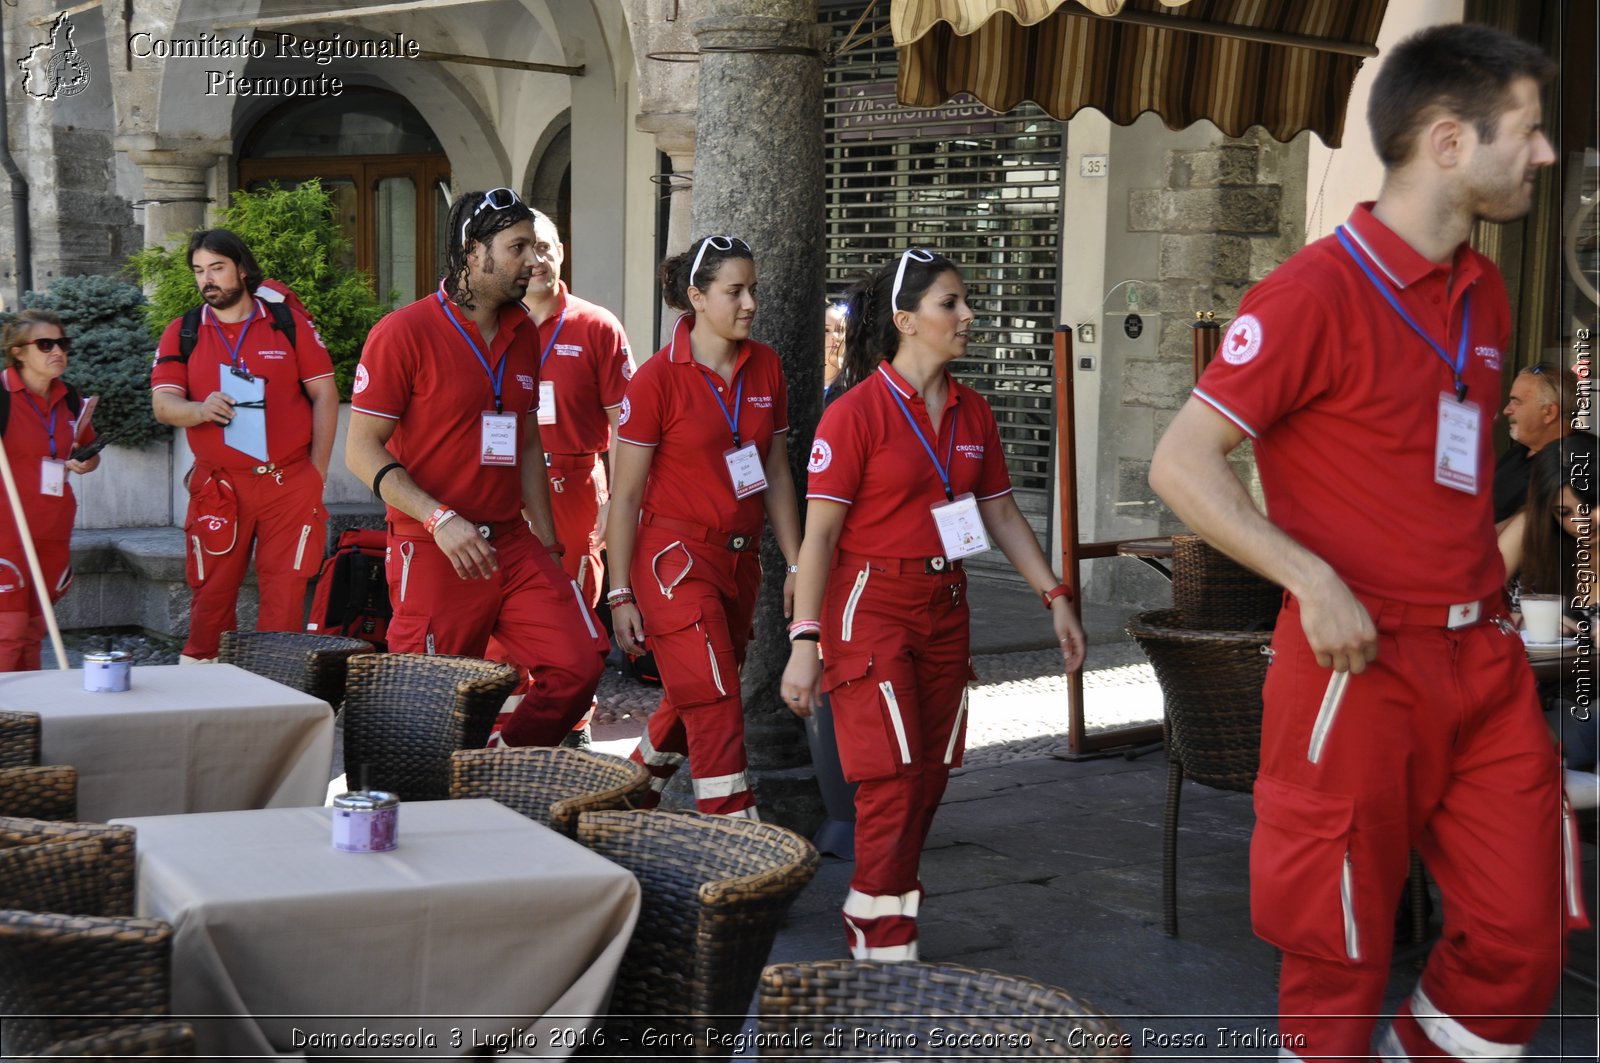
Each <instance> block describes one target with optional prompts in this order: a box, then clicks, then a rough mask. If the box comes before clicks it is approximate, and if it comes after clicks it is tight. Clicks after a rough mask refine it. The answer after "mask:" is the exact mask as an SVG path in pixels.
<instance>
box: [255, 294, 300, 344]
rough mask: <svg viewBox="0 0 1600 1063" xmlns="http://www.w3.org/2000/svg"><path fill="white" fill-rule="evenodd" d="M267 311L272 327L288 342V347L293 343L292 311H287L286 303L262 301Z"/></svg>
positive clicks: (287, 305)
mask: <svg viewBox="0 0 1600 1063" xmlns="http://www.w3.org/2000/svg"><path fill="white" fill-rule="evenodd" d="M262 302H263V303H266V306H267V310H268V312H269V313H271V314H272V327H273V328H275V329H277V330H278V331H279V332H281V333H283V334H284V335H285V336H286V337H288V340H289V346H290V347H293V346H294V343H295V329H294V311H293V310H291V309H289V304H288V303H276V302H272V301H270V300H266V299H263V300H262Z"/></svg>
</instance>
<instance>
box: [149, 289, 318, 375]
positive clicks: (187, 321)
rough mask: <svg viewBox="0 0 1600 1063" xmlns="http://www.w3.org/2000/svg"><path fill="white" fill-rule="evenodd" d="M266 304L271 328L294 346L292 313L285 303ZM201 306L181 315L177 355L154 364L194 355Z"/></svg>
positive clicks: (202, 308)
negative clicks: (270, 317)
mask: <svg viewBox="0 0 1600 1063" xmlns="http://www.w3.org/2000/svg"><path fill="white" fill-rule="evenodd" d="M262 301H263V302H264V303H266V307H267V310H268V312H269V313H271V314H272V327H273V328H275V329H277V330H278V331H279V332H281V333H283V334H284V335H285V336H287V337H288V339H289V346H291V347H293V346H294V344H295V328H294V311H292V310H290V309H289V305H288V304H287V303H274V302H268V301H267V300H262ZM203 310H204V307H203V306H197V307H194V308H193V309H192V310H189V311H188V312H187V313H185V314H184V315H183V324H182V325H180V326H179V327H178V353H177V354H169V355H166V356H165V357H163V358H157V359H156V364H157V365H160V364H161V363H163V362H187V361H188V360H189V356H190V355H191V354H193V353H194V347H195V344H197V343H199V342H200V314H201V312H202V311H203Z"/></svg>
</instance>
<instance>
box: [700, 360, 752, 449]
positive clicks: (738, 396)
mask: <svg viewBox="0 0 1600 1063" xmlns="http://www.w3.org/2000/svg"><path fill="white" fill-rule="evenodd" d="M700 379H701V380H704V381H705V382H706V387H708V388H710V389H711V394H712V396H713V397H714V398H715V399H716V400H717V412H719V413H721V414H722V419H723V420H724V421H727V422H728V430H729V431H730V432H732V433H733V445H734V446H735V447H737V446H738V445H739V406H740V405H741V404H742V403H743V402H744V374H742V373H741V374H740V375H739V390H738V391H736V392H734V395H733V416H732V417H729V416H728V408H727V407H726V406H724V405H723V404H722V395H721V394H720V393H719V392H718V391H717V386H716V385H715V384H713V383H712V382H711V378H710V377H709V376H706V375H705V373H704V372H702V373H701V374H700Z"/></svg>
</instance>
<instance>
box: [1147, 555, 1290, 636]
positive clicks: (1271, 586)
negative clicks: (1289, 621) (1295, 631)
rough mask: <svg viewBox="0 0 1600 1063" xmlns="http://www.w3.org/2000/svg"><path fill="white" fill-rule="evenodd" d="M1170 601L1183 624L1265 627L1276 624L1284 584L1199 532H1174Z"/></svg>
mask: <svg viewBox="0 0 1600 1063" xmlns="http://www.w3.org/2000/svg"><path fill="white" fill-rule="evenodd" d="M1172 604H1173V606H1174V608H1176V609H1177V610H1178V617H1179V620H1180V625H1181V626H1182V627H1186V628H1194V629H1197V630H1204V631H1261V630H1265V629H1267V628H1270V627H1272V624H1273V620H1274V619H1275V618H1276V617H1277V615H1278V609H1279V608H1280V607H1281V606H1282V605H1283V588H1282V587H1280V586H1278V585H1277V584H1276V583H1273V582H1272V581H1271V580H1269V579H1267V578H1266V577H1265V576H1260V575H1257V574H1256V573H1254V572H1252V571H1251V570H1250V569H1248V568H1245V567H1244V566H1243V565H1241V564H1239V562H1237V561H1235V560H1234V559H1233V558H1231V557H1229V556H1228V555H1227V554H1225V553H1223V552H1222V551H1221V550H1218V549H1217V548H1216V547H1214V546H1212V545H1211V544H1210V543H1208V542H1206V541H1205V540H1204V539H1202V538H1201V537H1200V536H1198V535H1174V536H1173V537H1172Z"/></svg>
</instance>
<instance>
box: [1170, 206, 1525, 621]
mask: <svg viewBox="0 0 1600 1063" xmlns="http://www.w3.org/2000/svg"><path fill="white" fill-rule="evenodd" d="M1342 228H1343V231H1344V232H1345V234H1346V235H1347V237H1348V238H1349V240H1350V244H1351V247H1352V248H1353V249H1354V251H1355V254H1356V255H1359V256H1361V259H1362V261H1364V262H1365V263H1366V264H1367V266H1368V267H1369V268H1371V270H1372V271H1373V274H1374V276H1375V277H1376V278H1377V280H1378V281H1379V282H1381V283H1382V284H1383V285H1384V286H1386V287H1387V288H1388V290H1389V291H1390V292H1391V293H1393V294H1394V296H1395V297H1396V298H1397V299H1398V300H1399V303H1400V305H1401V306H1402V307H1404V308H1405V309H1406V311H1407V313H1409V314H1410V315H1411V317H1412V320H1414V321H1415V322H1416V323H1417V324H1418V325H1419V326H1421V328H1423V329H1424V330H1426V331H1427V333H1428V334H1429V335H1430V336H1432V337H1433V339H1434V342H1435V343H1437V344H1439V346H1441V347H1442V348H1443V349H1444V350H1445V352H1446V354H1448V355H1449V356H1450V357H1451V358H1452V359H1454V357H1455V354H1456V351H1457V349H1458V345H1459V343H1460V341H1461V337H1462V330H1463V329H1467V330H1468V334H1467V339H1466V365H1465V367H1464V369H1463V372H1462V377H1463V380H1464V382H1465V383H1466V385H1467V396H1466V397H1467V401H1468V402H1470V403H1475V404H1476V405H1477V407H1478V411H1479V415H1480V417H1479V431H1478V443H1477V455H1478V467H1477V488H1478V489H1477V492H1476V493H1475V494H1467V493H1465V492H1462V491H1459V490H1455V489H1453V488H1450V487H1446V486H1443V485H1441V484H1438V483H1435V482H1434V446H1435V442H1436V436H1437V433H1438V426H1439V396H1440V394H1441V393H1450V394H1451V395H1452V397H1453V395H1454V385H1453V374H1452V370H1451V368H1450V366H1449V365H1447V364H1446V363H1445V361H1444V360H1443V359H1442V358H1441V357H1440V356H1439V355H1438V354H1437V353H1435V351H1434V350H1433V348H1432V347H1430V346H1429V345H1428V344H1427V342H1426V341H1424V340H1423V339H1422V338H1421V337H1420V336H1419V335H1418V334H1417V333H1416V332H1415V331H1414V330H1413V329H1412V328H1411V327H1410V326H1408V325H1407V324H1406V323H1405V321H1404V320H1403V319H1402V318H1401V316H1400V315H1399V314H1398V313H1397V312H1396V311H1395V310H1394V308H1393V307H1391V306H1390V305H1389V303H1388V301H1387V300H1386V299H1384V297H1383V295H1382V294H1381V293H1380V292H1379V290H1378V288H1377V287H1376V285H1375V284H1374V282H1373V281H1372V280H1371V279H1369V278H1368V277H1367V275H1366V274H1365V273H1364V272H1363V271H1362V269H1361V268H1360V266H1359V265H1358V264H1357V260H1356V259H1355V258H1354V257H1352V254H1351V252H1350V251H1349V250H1346V248H1345V247H1344V246H1343V245H1342V244H1341V243H1340V242H1339V240H1338V237H1337V234H1336V235H1334V236H1329V237H1325V238H1323V239H1321V240H1318V241H1317V242H1316V243H1314V244H1311V245H1309V246H1308V247H1306V248H1304V249H1303V250H1301V251H1300V252H1298V253H1297V254H1295V255H1294V257H1292V258H1290V259H1289V261H1288V262H1285V263H1284V264H1283V265H1282V266H1280V267H1279V268H1278V269H1276V270H1274V271H1273V273H1272V274H1271V275H1270V276H1268V277H1267V278H1266V280H1264V281H1262V282H1261V283H1260V284H1258V285H1256V286H1255V287H1254V288H1252V289H1251V290H1250V291H1249V292H1248V293H1247V294H1246V295H1245V297H1244V301H1243V303H1242V304H1241V305H1240V307H1239V316H1238V317H1237V318H1235V319H1234V321H1233V324H1232V325H1231V326H1230V327H1229V328H1228V331H1227V334H1226V335H1224V336H1223V338H1222V345H1221V347H1220V348H1219V350H1218V356H1217V357H1216V358H1215V359H1214V360H1213V361H1212V363H1211V365H1210V366H1209V367H1208V368H1207V369H1206V372H1205V374H1204V375H1203V376H1202V377H1201V379H1200V383H1199V385H1198V386H1197V387H1196V388H1195V396H1196V397H1197V398H1199V399H1201V400H1202V401H1204V402H1206V403H1209V404H1210V405H1211V406H1213V407H1214V408H1215V409H1217V410H1218V411H1219V412H1220V413H1222V414H1223V415H1224V416H1225V417H1227V418H1229V419H1230V420H1232V421H1233V422H1234V423H1235V424H1237V425H1238V426H1239V427H1240V428H1241V429H1243V430H1244V431H1245V432H1246V433H1247V434H1248V435H1249V436H1250V437H1251V438H1252V439H1254V440H1255V454H1256V463H1257V466H1258V467H1259V469H1260V472H1261V486H1262V489H1263V491H1264V492H1265V494H1266V501H1267V510H1268V513H1269V515H1270V516H1271V518H1272V521H1273V523H1274V524H1276V525H1277V526H1278V527H1280V528H1282V529H1283V530H1284V531H1285V532H1287V533H1288V534H1289V535H1290V536H1291V537H1292V538H1293V539H1295V541H1297V542H1299V543H1300V544H1301V545H1303V546H1305V547H1306V548H1307V549H1309V550H1311V551H1312V552H1313V553H1315V554H1317V555H1318V556H1320V557H1321V558H1323V559H1324V560H1325V561H1327V562H1328V563H1329V564H1330V565H1332V566H1333V568H1334V569H1335V570H1336V571H1337V572H1338V573H1339V576H1340V578H1342V579H1343V580H1344V581H1345V582H1346V583H1348V584H1349V585H1350V586H1351V587H1352V588H1353V589H1355V590H1356V591H1359V592H1362V593H1365V594H1370V595H1375V596H1380V597H1386V598H1394V599H1399V600H1401V601H1406V602H1412V603H1415V604H1419V605H1440V604H1451V603H1455V602H1462V601H1468V600H1470V599H1474V598H1481V597H1486V596H1487V595H1489V594H1491V593H1493V592H1494V591H1495V589H1496V588H1498V587H1500V586H1502V585H1503V584H1504V583H1505V568H1504V565H1503V564H1502V562H1501V560H1500V552H1499V550H1497V549H1496V547H1495V534H1494V521H1493V512H1492V498H1493V492H1492V490H1491V486H1492V483H1493V479H1494V455H1493V453H1492V452H1491V441H1490V438H1489V426H1490V422H1491V421H1492V420H1493V418H1494V415H1495V412H1496V411H1497V410H1498V409H1499V406H1500V363H1501V358H1502V354H1501V352H1502V351H1504V350H1505V348H1506V343H1507V337H1508V333H1509V316H1510V312H1509V309H1508V307H1507V305H1506V294H1505V287H1504V285H1503V283H1502V281H1501V279H1500V274H1499V271H1497V270H1496V269H1495V267H1494V265H1493V263H1491V262H1490V261H1489V260H1488V259H1486V258H1484V257H1483V256H1482V255H1480V254H1478V253H1477V252H1475V251H1473V250H1472V249H1471V248H1469V247H1468V246H1467V245H1465V244H1463V245H1461V247H1460V248H1458V249H1457V250H1456V253H1455V256H1454V258H1453V260H1452V261H1451V262H1450V263H1449V264H1447V265H1442V266H1441V265H1435V264H1434V263H1432V262H1429V261H1428V260H1427V259H1425V258H1424V257H1422V255H1420V254H1418V253H1417V251H1416V250H1414V249H1413V248H1412V247H1411V246H1410V245H1408V244H1407V243H1406V242H1405V241H1404V240H1402V239H1401V238H1400V237H1399V236H1398V235H1397V234H1395V233H1394V232H1393V231H1392V230H1391V229H1389V228H1388V227H1387V226H1385V225H1384V224H1383V223H1382V222H1380V221H1379V220H1378V219H1377V218H1376V217H1374V216H1373V214H1372V211H1371V204H1370V203H1366V204H1362V205H1360V206H1358V207H1357V208H1356V210H1355V212H1354V213H1353V214H1352V215H1351V216H1350V220H1349V221H1348V222H1347V223H1346V224H1345V226H1343V227H1342ZM1469 313H1470V327H1469V321H1468V315H1469Z"/></svg>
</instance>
